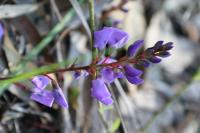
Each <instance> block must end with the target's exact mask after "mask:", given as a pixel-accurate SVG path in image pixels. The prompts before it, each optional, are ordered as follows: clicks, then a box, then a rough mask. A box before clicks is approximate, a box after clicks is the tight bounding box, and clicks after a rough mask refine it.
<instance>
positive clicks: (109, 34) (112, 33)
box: [94, 27, 129, 50]
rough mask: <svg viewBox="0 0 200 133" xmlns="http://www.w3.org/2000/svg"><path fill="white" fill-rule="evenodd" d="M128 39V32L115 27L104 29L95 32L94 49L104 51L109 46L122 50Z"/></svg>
mask: <svg viewBox="0 0 200 133" xmlns="http://www.w3.org/2000/svg"><path fill="white" fill-rule="evenodd" d="M128 39H129V35H128V34H127V33H126V32H124V31H122V30H120V29H117V28H113V27H104V28H103V29H102V30H99V31H95V32H94V47H95V48H98V49H100V50H102V49H104V48H105V47H106V45H107V44H108V45H109V46H110V47H113V48H120V47H122V46H123V45H125V43H126V42H127V41H128Z"/></svg>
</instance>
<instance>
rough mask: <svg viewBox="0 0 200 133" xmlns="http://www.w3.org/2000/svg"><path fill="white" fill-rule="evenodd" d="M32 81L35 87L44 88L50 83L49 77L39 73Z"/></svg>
mask: <svg viewBox="0 0 200 133" xmlns="http://www.w3.org/2000/svg"><path fill="white" fill-rule="evenodd" d="M32 82H33V84H34V85H35V86H36V87H37V88H40V89H44V88H45V87H46V86H47V85H48V84H49V83H50V79H49V78H48V77H46V76H43V75H39V76H35V77H34V78H33V79H32Z"/></svg>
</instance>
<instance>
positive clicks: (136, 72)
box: [124, 65, 143, 77]
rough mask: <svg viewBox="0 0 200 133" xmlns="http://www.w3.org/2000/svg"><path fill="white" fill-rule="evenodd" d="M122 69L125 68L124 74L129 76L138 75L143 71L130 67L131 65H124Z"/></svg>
mask: <svg viewBox="0 0 200 133" xmlns="http://www.w3.org/2000/svg"><path fill="white" fill-rule="evenodd" d="M124 70H125V75H128V76H131V77H135V76H140V75H141V74H142V73H143V72H142V71H141V70H138V69H136V68H134V67H132V66H131V65H126V66H124Z"/></svg>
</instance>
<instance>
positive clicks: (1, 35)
mask: <svg viewBox="0 0 200 133" xmlns="http://www.w3.org/2000/svg"><path fill="white" fill-rule="evenodd" d="M3 35H4V29H3V25H2V23H0V40H1V39H2V37H3Z"/></svg>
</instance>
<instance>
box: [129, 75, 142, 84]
mask: <svg viewBox="0 0 200 133" xmlns="http://www.w3.org/2000/svg"><path fill="white" fill-rule="evenodd" d="M126 78H127V80H128V81H129V82H130V83H132V84H135V85H139V84H142V83H143V82H144V80H143V79H141V78H139V77H131V76H128V75H126Z"/></svg>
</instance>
